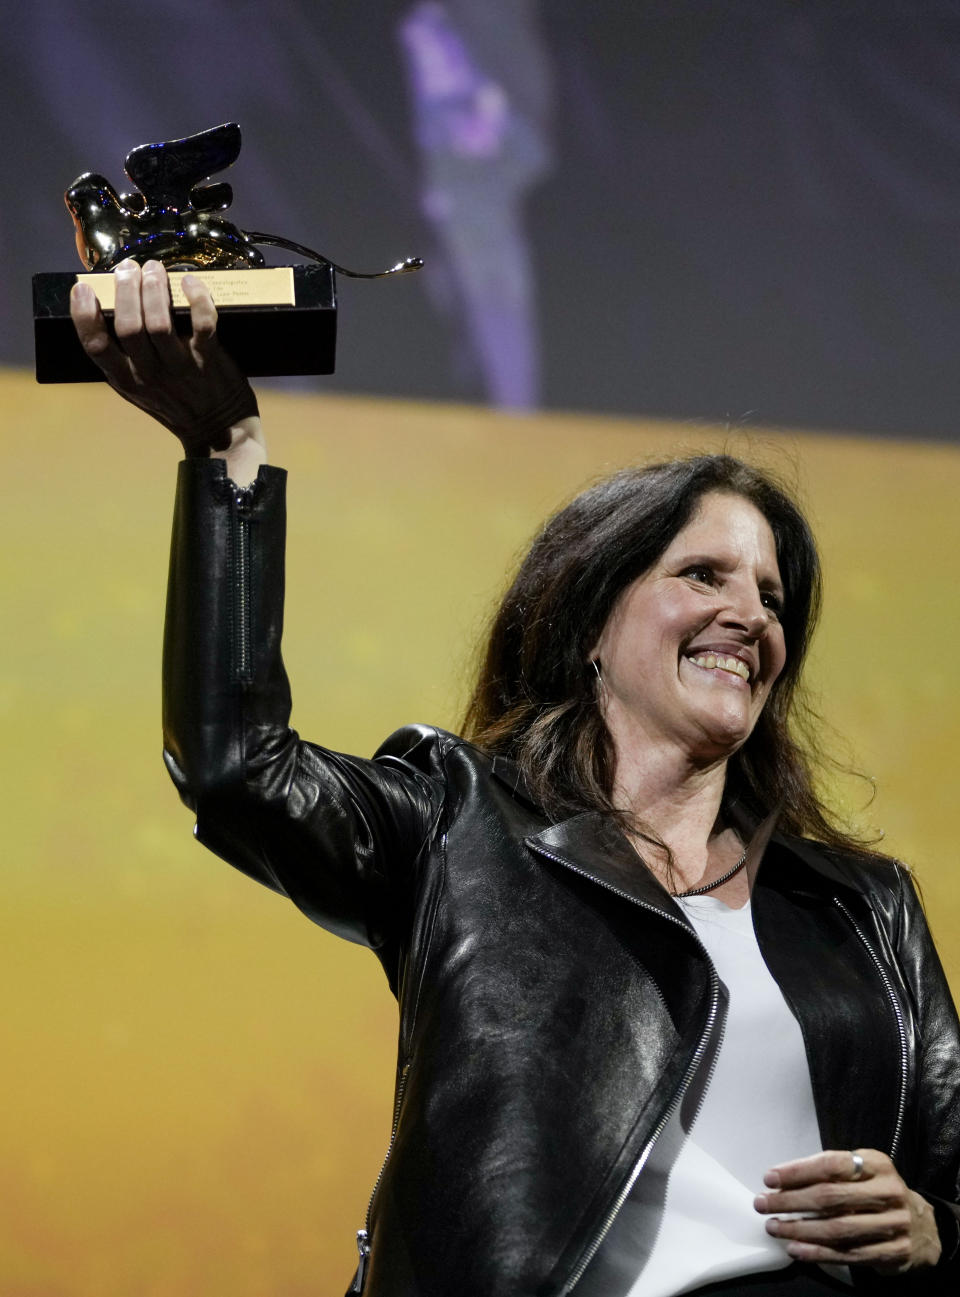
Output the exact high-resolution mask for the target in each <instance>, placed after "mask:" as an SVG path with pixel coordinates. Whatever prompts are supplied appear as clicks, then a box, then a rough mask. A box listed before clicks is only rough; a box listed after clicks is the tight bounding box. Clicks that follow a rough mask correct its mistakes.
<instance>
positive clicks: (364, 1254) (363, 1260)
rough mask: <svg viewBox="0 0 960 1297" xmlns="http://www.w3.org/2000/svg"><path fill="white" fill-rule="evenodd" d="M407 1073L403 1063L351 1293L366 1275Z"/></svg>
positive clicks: (359, 1232) (359, 1240)
mask: <svg viewBox="0 0 960 1297" xmlns="http://www.w3.org/2000/svg"><path fill="white" fill-rule="evenodd" d="M409 1073H410V1064H409V1063H404V1065H403V1067H402V1068H401V1069H400V1079H399V1081H398V1082H397V1094H396V1097H395V1099H394V1101H393V1124H392V1125H391V1127H390V1142H389V1143H388V1144H387V1151H386V1153H384V1155H383V1161H382V1163H381V1164H380V1171H379V1174H378V1175H377V1178H376V1180H375V1181H374V1185H373V1189H372V1190H371V1192H370V1201H369V1202H368V1203H367V1214H366V1216H365V1218H364V1228H363V1229H358V1230H357V1251H358V1252H359V1254H360V1264H359V1265H358V1267H357V1273H356V1276H355V1277H354V1281H353V1286H352V1287H351V1289H350V1291H351V1292H352V1293H354V1292H357V1293H359V1292H363V1279H364V1275H365V1274H366V1269H367V1259H368V1258H369V1256H370V1216H371V1214H372V1212H373V1200H374V1198H376V1196H377V1190H378V1189H379V1188H380V1182H381V1180H382V1179H383V1177H384V1174H385V1172H386V1169H387V1163H388V1162H389V1161H390V1154H391V1153H392V1152H393V1146H394V1144H395V1143H396V1142H397V1127H398V1126H399V1125H400V1108H401V1106H402V1104H403V1092H404V1090H405V1089H406V1087H407V1076H408V1075H409Z"/></svg>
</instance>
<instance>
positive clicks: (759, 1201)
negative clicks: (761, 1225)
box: [753, 1193, 768, 1211]
mask: <svg viewBox="0 0 960 1297" xmlns="http://www.w3.org/2000/svg"><path fill="white" fill-rule="evenodd" d="M767 1209H768V1208H767V1195H766V1194H765V1193H758V1194H757V1196H756V1198H754V1200H753V1210H754V1211H767Z"/></svg>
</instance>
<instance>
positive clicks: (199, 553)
mask: <svg viewBox="0 0 960 1297" xmlns="http://www.w3.org/2000/svg"><path fill="white" fill-rule="evenodd" d="M115 273H116V274H117V277H118V283H117V299H116V300H117V308H116V315H115V323H114V332H115V339H114V338H111V337H110V334H109V332H108V330H107V328H106V325H105V323H104V321H103V318H102V316H101V314H100V311H99V309H98V308H97V305H96V302H95V300H92V298H93V295H92V294H89V295H88V294H87V293H85V292H83V291H82V290H80V289H76V290H75V291H74V298H73V303H72V312H73V317H74V321H75V323H76V327H77V332H78V334H79V336H80V339H81V342H82V343H83V345H84V347H85V349H86V350H87V353H88V355H90V356H91V358H92V359H94V360H95V361H96V363H97V364H99V365H100V367H101V368H102V370H103V372H104V375H105V376H106V378H107V380H108V382H109V383H110V384H111V385H112V386H113V387H114V388H115V389H116V390H117V391H118V392H119V393H120V394H121V395H122V396H124V397H125V398H126V399H127V400H130V401H132V402H133V403H134V404H135V405H137V406H138V407H139V408H141V409H143V410H146V411H147V412H148V413H150V414H152V415H153V416H154V417H155V418H157V419H158V420H159V421H160V422H161V423H163V424H164V426H166V427H167V428H169V429H170V430H171V431H172V432H174V433H175V435H176V436H177V437H178V438H179V439H180V441H181V442H182V444H183V446H184V450H185V452H186V456H187V458H186V460H185V461H184V462H183V463H182V464H181V465H180V474H179V480H178V489H177V507H176V513H175V517H174V528H173V544H172V551H171V562H170V583H169V588H168V597H167V618H166V631H165V638H164V713H163V715H164V757H165V761H166V764H167V768H168V770H169V772H170V774H171V777H172V778H173V781H174V783H175V784H176V786H177V788H178V790H179V792H180V795H181V797H182V798H183V800H184V801H185V802H186V803H187V805H188V806H190V807H191V808H192V809H193V810H195V812H196V815H197V828H196V833H197V837H198V838H199V839H200V841H201V842H203V843H204V844H205V845H207V846H208V847H210V848H211V849H212V850H213V851H215V852H217V854H218V855H221V856H223V857H224V858H225V859H227V860H229V861H230V863H231V864H234V865H236V866H237V867H238V868H239V869H242V870H243V871H244V872H246V873H248V874H250V875H251V876H253V877H255V878H257V879H258V880H259V881H261V882H263V883H265V884H267V885H268V886H270V887H272V888H274V889H275V890H277V891H279V892H282V893H283V894H285V895H287V896H289V897H290V898H291V899H292V900H293V901H294V902H295V903H296V904H297V905H298V906H299V907H300V908H301V909H302V910H304V912H305V913H307V914H308V915H309V916H310V917H311V918H313V919H315V920H316V921H317V922H319V923H322V924H323V925H324V926H325V927H328V928H330V929H331V930H332V931H334V932H337V933H338V934H340V935H342V936H345V937H348V938H350V939H351V940H354V941H359V942H362V943H364V944H367V945H371V946H373V947H375V948H377V949H378V950H380V953H381V954H382V955H386V956H387V957H388V959H392V952H390V951H388V950H386V949H384V948H385V947H391V946H392V945H393V944H394V942H395V941H397V940H402V936H401V935H400V934H401V933H402V928H403V923H404V915H405V912H406V911H407V910H408V909H409V904H410V899H411V895H412V891H413V888H412V886H411V883H412V880H413V874H414V870H415V865H416V861H417V858H418V855H419V852H420V850H421V847H422V846H423V844H424V842H425V841H426V839H427V837H428V836H429V835H430V833H431V832H432V831H433V830H434V826H435V825H436V822H437V818H438V815H439V811H440V806H441V803H442V798H443V790H442V781H441V780H440V778H439V775H438V771H437V770H436V768H435V766H434V762H435V759H436V752H435V749H436V745H435V744H433V743H431V742H430V741H429V738H428V737H427V736H426V735H425V734H422V733H421V732H418V731H410V732H409V733H408V734H407V735H406V736H401V737H399V738H398V739H397V742H396V743H395V745H394V750H393V751H392V752H391V753H390V754H389V755H385V756H384V757H383V759H381V760H374V761H365V760H361V759H359V758H355V757H348V756H345V755H343V754H340V753H334V752H330V751H327V750H325V749H323V748H318V747H315V746H313V745H311V744H307V743H304V742H301V740H300V739H299V737H298V735H297V734H296V732H295V731H293V730H292V729H290V727H289V723H288V722H289V715H290V692H289V687H288V684H287V677H286V673H285V671H284V667H283V662H282V659H281V655H280V638H281V631H282V621H283V585H284V529H285V515H284V486H285V479H286V474H285V473H284V471H283V470H282V469H278V468H274V467H271V466H269V465H267V464H266V463H265V451H264V442H263V436H262V431H261V428H260V421H259V417H258V415H257V413H256V401H255V398H254V396H253V393H252V391H251V389H250V387H249V384H248V383H247V381H246V379H245V378H244V377H243V376H242V375H241V374H240V373H239V371H238V370H237V369H236V367H235V366H234V365H233V363H232V362H231V361H230V359H229V357H228V356H227V355H226V354H225V353H224V352H223V351H222V350H221V349H220V347H219V344H218V343H217V340H216V336H215V326H216V309H215V307H214V305H213V302H212V300H211V299H210V296H209V293H208V292H207V290H206V289H205V288H204V287H203V285H202V284H200V283H199V281H197V280H193V281H190V280H189V279H187V280H186V281H185V292H186V293H187V295H188V300H189V301H190V309H191V320H192V324H193V332H192V336H191V337H190V338H189V339H181V338H179V337H178V336H177V335H176V334H175V333H174V331H173V329H172V325H171V321H170V307H169V294H168V291H167V285H166V275H165V272H164V270H163V268H162V266H159V265H157V264H155V263H154V265H150V264H148V265H147V266H145V267H144V269H143V272H142V273H141V271H140V269H139V267H136V266H134V265H133V264H132V263H127V265H126V266H124V267H122V268H120V269H118V271H117V272H115Z"/></svg>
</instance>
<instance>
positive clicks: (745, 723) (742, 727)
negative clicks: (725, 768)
mask: <svg viewBox="0 0 960 1297" xmlns="http://www.w3.org/2000/svg"><path fill="white" fill-rule="evenodd" d="M698 730H699V734H698V737H697V739H696V740H695V742H694V752H693V755H694V756H695V757H696V758H697V759H699V760H703V759H706V760H709V761H720V760H723V759H724V758H726V757H732V756H733V754H734V752H736V751H737V749H738V748H741V747H743V745H744V743H746V741H747V739H748V738H749V737H750V734H751V732H752V730H753V718H752V717H750V716H745V715H744V714H743V713H742V712H741V711H739V710H735V709H733V708H730V709H724V711H723V712H721V713H720V714H719V715H718V714H717V713H716V712H711V713H710V714H709V715H707V716H701V717H700V718H699V724H698Z"/></svg>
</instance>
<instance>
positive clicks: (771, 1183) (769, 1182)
mask: <svg viewBox="0 0 960 1297" xmlns="http://www.w3.org/2000/svg"><path fill="white" fill-rule="evenodd" d="M763 1183H764V1184H765V1185H766V1186H767V1188H768V1189H779V1188H780V1172H779V1171H768V1172H767V1174H766V1175H765V1176H764V1177H763Z"/></svg>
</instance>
